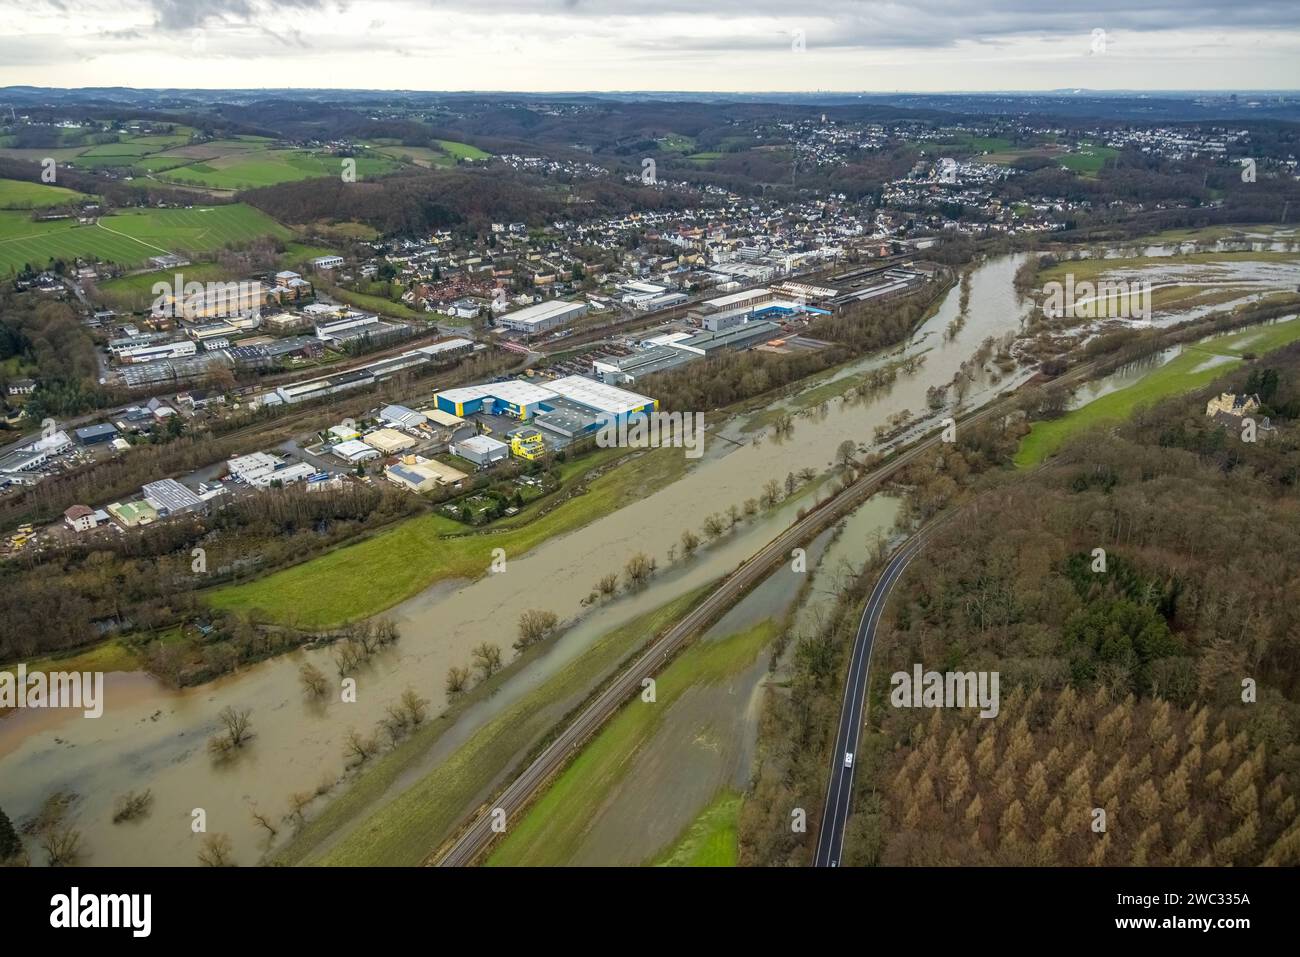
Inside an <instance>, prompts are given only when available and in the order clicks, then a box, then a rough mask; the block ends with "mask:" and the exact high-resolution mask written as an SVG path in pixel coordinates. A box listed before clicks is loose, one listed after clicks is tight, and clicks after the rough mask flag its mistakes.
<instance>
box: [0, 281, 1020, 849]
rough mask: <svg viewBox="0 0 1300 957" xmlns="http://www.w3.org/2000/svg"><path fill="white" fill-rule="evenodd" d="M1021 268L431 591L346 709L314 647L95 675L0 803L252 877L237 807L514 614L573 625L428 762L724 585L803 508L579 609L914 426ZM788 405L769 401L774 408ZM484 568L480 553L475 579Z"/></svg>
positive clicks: (984, 395) (300, 776)
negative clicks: (874, 378) (563, 675)
mask: <svg viewBox="0 0 1300 957" xmlns="http://www.w3.org/2000/svg"><path fill="white" fill-rule="evenodd" d="M1021 261H1022V257H1021V256H1004V257H1000V258H997V259H994V260H991V261H989V262H987V263H985V264H984V265H982V266H980V267H979V268H978V269H976V270H975V272H974V273H973V276H972V283H971V298H970V306H969V313H968V318H967V320H966V323H965V325H964V326H963V327H962V329H961V331H960V333H958V334H957V335H956V336H955V337H954V338H953V339H951V340H948V339H945V336H944V330H945V329H946V328H947V327H948V324H949V322H950V321H951V320H952V319H953V318H954V317H955V316H956V315H957V302H958V291H957V289H956V288H955V287H954V289H953V290H951V291H950V292H949V293H948V294H947V295H946V297H945V299H944V300H943V302H942V304H941V306H940V308H939V310H938V312H937V314H936V315H935V316H933V317H932V318H931V319H930V320H928V321H927V322H926V323H924V324H923V326H922V327H921V328H920V329H919V330H918V331H917V333H916V334H915V335H914V336H913V337H912V339H911V340H910V341H909V342H908V344H907V346H906V347H905V348H904V349H903V350H902V352H903V353H904V354H908V355H913V354H919V353H924V354H925V364H924V366H923V367H922V368H921V370H920V372H919V373H918V374H916V375H913V376H899V377H898V379H897V381H896V382H895V383H894V384H893V386H892V387H891V388H889V389H888V390H886V391H884V392H882V393H880V394H879V395H877V396H876V397H874V398H872V399H870V400H867V401H860V402H859V401H855V402H846V401H841V400H838V399H835V400H832V401H830V402H829V403H828V410H827V412H826V414H825V415H824V416H823V415H805V416H799V417H797V418H796V425H795V429H794V433H793V435H790V436H788V437H786V438H783V439H782V440H780V441H776V440H773V439H770V438H768V439H765V440H762V441H758V442H752V441H744V442H742V444H734V443H732V442H727V441H722V440H717V439H714V440H712V441H711V443H710V444H711V448H710V449H709V451H708V452H707V454H706V455H705V456H704V458H702V459H701V460H699V461H698V462H697V463H696V464H695V466H694V467H693V468H692V469H691V470H690V471H689V472H687V473H686V475H684V476H683V477H682V478H681V479H679V480H678V481H676V482H674V483H672V484H671V485H669V486H667V487H665V488H663V489H660V490H659V491H657V492H655V493H653V494H651V495H649V496H647V497H645V498H644V499H642V500H640V501H638V502H634V503H632V504H631V505H629V506H627V507H625V508H623V509H621V510H619V511H618V512H617V513H615V514H612V515H608V516H605V517H602V518H598V519H596V520H595V521H593V522H591V523H590V524H589V525H586V526H585V527H583V528H580V529H577V530H575V531H573V532H570V533H568V534H566V535H563V536H560V537H557V538H554V539H551V540H549V541H547V542H545V543H544V544H542V545H540V546H538V547H537V548H535V549H533V550H532V551H531V552H529V553H527V554H524V555H519V556H508V567H507V570H506V572H505V573H503V574H499V575H493V576H488V577H484V578H481V579H478V580H475V581H473V582H442V583H440V584H438V585H435V586H433V587H432V588H430V589H428V590H427V591H426V592H424V593H422V594H420V595H418V596H416V597H414V598H412V599H410V600H408V601H406V602H404V603H403V604H401V605H399V606H397V607H396V609H394V610H393V611H392V612H390V613H391V614H393V615H395V616H396V618H397V620H398V624H399V626H400V627H401V631H402V640H401V642H400V643H399V644H398V645H397V647H395V648H394V649H391V650H389V651H387V652H385V653H383V654H381V655H380V656H378V657H377V658H376V659H375V660H374V662H373V664H372V665H371V666H369V667H367V668H366V669H365V670H364V671H362V672H361V673H360V674H358V675H357V676H356V677H357V683H358V700H357V702H356V703H352V704H345V703H342V702H339V701H331V702H329V703H326V704H324V705H317V704H309V703H308V702H306V701H304V698H303V694H302V691H301V689H300V687H299V682H298V668H299V665H300V663H301V662H302V661H303V660H310V661H313V662H314V663H315V664H316V665H317V666H318V667H320V668H321V669H322V670H324V671H325V672H326V673H327V674H333V673H334V672H335V667H334V663H333V660H332V659H331V657H330V654H329V652H328V651H327V650H317V651H300V652H296V653H294V654H292V655H287V656H284V657H282V658H279V659H275V660H271V661H267V662H263V663H261V664H258V665H254V666H251V667H249V668H245V669H243V670H242V671H240V672H239V673H238V674H235V675H231V676H229V677H227V678H224V679H221V680H219V681H216V682H213V683H211V684H208V685H204V686H202V687H200V688H194V689H188V690H183V691H176V690H173V689H169V688H166V687H164V686H163V685H162V684H160V683H159V682H156V681H154V680H153V679H151V678H149V677H147V676H143V675H138V674H135V675H120V676H113V677H112V678H111V680H110V682H109V684H108V686H107V690H106V705H105V711H104V715H103V716H102V717H101V718H98V719H86V718H82V717H80V713H79V712H77V713H76V715H77V716H75V717H74V716H73V714H72V713H67V712H59V713H58V714H57V716H56V717H55V718H54V719H51V717H50V715H49V713H45V714H39V715H34V716H33V715H32V713H31V712H26V713H24V712H15V713H13V714H11V715H10V716H9V717H7V718H5V719H3V720H0V806H3V807H4V809H5V811H6V812H7V813H8V814H9V815H10V816H11V817H13V818H15V819H20V818H23V817H26V816H29V815H31V814H32V813H33V812H34V811H35V810H36V809H37V808H38V807H39V806H40V804H41V802H42V800H43V799H44V798H45V797H46V796H48V795H49V794H51V793H53V792H55V791H59V790H67V791H72V792H75V793H76V794H77V795H79V800H78V801H77V804H76V805H75V807H74V808H73V811H72V820H73V822H74V824H75V826H76V827H78V828H79V829H80V830H81V832H82V834H83V843H84V847H85V851H86V853H85V857H84V861H85V863H89V864H123V865H144V864H193V863H195V862H196V854H197V851H198V847H199V842H200V840H201V837H200V836H199V835H196V834H193V833H192V832H191V830H190V820H191V812H192V810H193V809H195V808H202V809H204V811H205V812H206V814H207V830H208V832H209V833H213V832H220V833H225V834H227V835H229V836H230V838H231V840H232V842H233V848H234V858H235V860H236V861H237V862H238V863H241V864H252V863H255V862H256V861H257V860H258V859H259V858H260V857H261V856H262V854H263V853H264V851H265V845H264V843H263V840H262V837H261V835H260V834H259V832H258V829H257V828H256V826H255V825H254V824H253V822H252V820H251V819H250V816H249V808H250V807H257V808H258V809H259V810H262V811H264V812H266V813H268V814H270V815H271V816H272V817H274V818H278V817H280V816H281V815H283V814H284V813H285V810H286V807H287V799H288V796H289V795H290V794H291V793H293V792H296V791H303V790H314V789H315V788H316V786H317V785H318V784H320V783H321V781H322V780H323V779H333V778H337V777H338V776H339V775H340V774H341V772H342V767H343V741H344V737H345V736H346V734H347V732H348V730H349V729H351V728H358V729H360V730H363V731H369V730H370V729H372V728H374V727H375V725H376V724H377V723H378V721H379V720H380V718H381V717H383V713H384V708H385V706H387V705H388V704H390V703H392V702H393V701H395V700H396V699H397V697H398V696H399V695H400V694H401V692H402V691H403V689H405V688H406V687H408V686H412V687H414V688H416V689H417V690H418V691H419V692H420V693H421V694H422V695H424V696H425V697H426V698H429V699H430V700H431V702H432V710H433V711H434V713H436V712H437V711H439V710H441V709H442V707H443V706H444V705H445V703H446V702H445V699H444V694H443V679H444V677H445V675H446V671H447V668H448V667H449V666H450V665H453V664H456V665H461V664H465V663H467V662H468V661H469V659H470V648H472V647H473V646H474V645H476V644H478V643H479V642H481V641H484V640H487V641H490V642H494V643H496V644H499V645H500V646H501V647H502V648H503V649H505V650H507V653H509V651H508V649H509V648H510V645H511V642H512V641H513V638H514V630H515V622H516V620H517V619H518V617H519V614H520V612H522V611H523V610H525V609H528V608H549V609H551V610H553V611H555V612H556V613H558V614H559V615H560V616H561V618H569V619H572V618H574V617H576V616H579V615H582V616H583V617H581V619H580V620H579V621H578V623H577V624H576V626H575V627H573V628H571V629H570V630H569V631H568V632H567V633H566V634H565V635H564V636H563V637H562V638H561V639H560V640H559V641H557V642H556V643H555V645H554V647H553V648H552V649H550V650H549V651H548V653H547V654H545V655H542V656H540V657H539V658H538V659H537V660H536V661H535V662H533V663H531V664H530V665H529V667H528V668H527V669H526V670H524V671H521V672H520V673H519V674H518V675H516V676H515V677H514V678H513V679H512V680H511V681H508V682H506V683H505V684H504V685H503V686H502V688H501V690H500V691H498V692H497V693H496V694H495V695H493V697H492V698H491V699H489V700H488V701H486V702H483V703H482V704H480V705H479V706H477V707H475V708H471V709H467V711H466V712H465V714H464V715H462V716H461V718H460V719H459V720H458V722H457V725H456V726H454V727H453V728H452V729H451V730H450V731H449V732H448V734H447V735H445V736H444V737H445V739H446V743H445V744H444V743H443V742H440V743H439V750H441V749H443V748H447V747H450V746H452V745H454V743H456V742H458V741H460V740H463V739H464V737H465V736H466V735H468V734H469V733H470V732H471V731H472V730H473V728H475V727H477V726H478V725H479V724H481V723H482V722H483V721H484V720H486V719H487V718H489V717H491V715H492V714H494V713H496V711H497V710H499V709H500V708H501V707H503V706H504V705H505V704H507V703H508V702H509V701H511V700H513V699H514V697H516V696H517V695H519V694H521V693H524V692H526V691H527V690H528V689H529V688H531V687H533V686H535V685H536V683H537V682H538V681H540V680H542V678H543V677H544V676H545V675H547V674H549V673H551V672H552V671H554V669H555V668H556V667H558V666H559V665H560V664H562V663H563V662H564V661H567V660H570V659H571V658H572V657H574V656H576V655H580V654H582V653H583V651H584V649H585V648H587V647H589V645H590V643H591V642H592V641H594V640H595V639H596V638H597V637H598V636H599V635H601V634H603V633H604V632H606V631H608V630H609V629H611V628H614V627H617V626H618V625H620V624H622V623H624V622H626V621H628V620H630V619H631V618H633V617H635V616H636V615H638V614H640V613H642V612H644V611H646V610H649V609H652V608H655V607H658V606H660V605H662V604H663V603H665V602H667V601H669V600H671V599H672V598H674V597H676V596H678V595H681V594H683V593H685V592H686V591H688V590H690V589H692V588H695V587H697V586H699V585H700V584H703V583H704V582H706V581H709V580H710V579H712V578H716V577H717V576H719V575H721V574H724V573H726V572H727V571H729V570H731V569H732V568H734V567H735V566H736V565H737V564H738V563H740V562H741V561H742V560H743V559H745V558H746V557H748V556H749V555H750V554H752V553H753V552H754V551H756V550H757V549H758V548H760V547H761V546H762V545H763V544H764V543H765V542H767V541H768V540H770V539H771V538H772V537H773V536H774V535H776V534H777V533H778V531H779V530H780V529H781V528H783V527H785V526H786V525H788V524H789V522H790V521H791V520H792V518H793V511H794V509H795V508H797V507H798V505H799V504H800V503H801V502H803V503H804V504H807V502H809V501H811V498H810V497H804V498H803V499H800V500H796V501H792V502H789V503H787V504H786V505H784V506H783V507H782V508H780V509H777V510H774V512H773V513H771V514H769V515H768V516H766V517H764V518H762V519H760V520H757V521H754V522H750V523H747V524H744V525H742V526H741V527H739V528H738V529H737V530H736V531H735V532H734V533H731V534H729V535H727V536H726V537H724V538H723V539H722V540H721V541H719V542H718V543H716V544H715V545H713V546H711V547H709V548H707V549H703V550H702V551H701V553H700V554H699V555H698V556H697V557H696V558H695V559H694V560H693V561H692V562H690V563H689V564H687V565H682V564H680V563H679V564H678V565H677V566H674V567H673V568H672V569H669V570H667V571H661V572H660V574H659V575H657V576H656V577H655V579H654V580H653V582H652V584H651V585H650V586H649V587H647V588H645V589H643V590H641V591H640V592H639V593H637V594H636V595H632V596H627V597H623V598H620V599H618V600H615V601H612V602H609V603H607V604H605V605H603V606H601V607H599V608H596V609H584V608H583V607H582V606H581V604H580V602H581V600H582V599H583V598H584V597H586V596H587V594H588V593H589V592H590V591H591V590H592V587H593V585H594V583H595V582H596V580H597V579H598V578H599V577H600V576H601V575H602V574H604V573H605V572H606V571H609V570H611V569H618V568H621V567H622V566H623V564H624V562H626V561H627V559H628V557H629V556H631V555H632V554H633V553H635V552H638V551H642V552H646V553H648V554H652V555H655V556H656V557H657V558H658V559H659V564H660V566H661V568H663V567H664V566H665V565H666V557H667V552H668V549H669V547H670V546H672V545H674V544H675V543H676V542H677V541H678V538H679V536H680V535H681V532H682V530H683V529H685V528H692V529H696V530H698V529H699V528H700V526H701V525H702V523H703V521H704V519H705V518H706V517H707V516H708V515H710V514H712V513H714V512H725V511H726V509H727V507H728V506H729V505H732V504H740V503H742V502H743V501H744V500H745V499H746V498H750V497H756V496H758V494H759V492H760V490H761V488H762V485H763V483H764V482H765V481H767V480H768V479H769V478H776V479H784V477H785V475H786V473H788V472H791V471H795V472H797V471H798V470H799V469H802V468H804V467H811V468H813V469H816V470H817V471H818V472H821V471H824V470H825V469H827V468H828V467H830V465H831V464H832V461H833V459H834V456H835V450H836V447H837V446H838V445H839V444H840V442H842V441H843V440H844V439H846V438H850V439H854V440H855V441H858V442H861V443H866V444H870V443H871V441H872V436H873V432H874V430H875V428H876V426H878V425H881V424H883V423H884V422H885V421H886V420H887V419H888V418H889V417H890V416H892V415H894V414H896V413H899V412H901V411H903V410H911V411H912V412H913V413H914V414H919V413H921V412H922V411H924V410H925V409H926V396H925V392H926V388H927V387H928V386H929V385H932V384H935V383H946V382H949V381H951V379H952V377H953V375H954V374H955V373H956V372H957V370H958V367H959V366H960V365H961V363H962V362H963V361H964V360H966V359H969V358H970V357H971V355H972V354H973V353H974V352H975V350H976V349H977V348H978V346H979V344H980V343H981V342H982V341H983V340H984V339H985V338H986V337H988V336H994V337H1001V336H1003V335H1005V334H1007V333H1014V332H1017V331H1018V330H1019V329H1020V327H1021V316H1022V313H1023V312H1024V307H1023V306H1022V305H1021V304H1020V303H1019V302H1018V301H1017V297H1016V295H1015V292H1014V290H1013V287H1012V279H1013V276H1014V274H1015V270H1016V268H1017V266H1018V265H1019V263H1020V262H1021ZM890 360H891V357H885V356H875V357H871V358H868V359H864V360H862V361H860V362H858V363H855V364H853V365H852V366H849V367H846V368H845V369H843V370H841V371H840V372H839V373H838V374H837V375H836V376H835V378H836V379H848V378H851V377H854V376H857V375H860V374H862V373H863V372H865V371H868V370H870V369H872V368H874V367H876V366H879V365H881V364H882V363H884V362H887V361H890ZM1020 375H1021V374H1020V373H1015V374H1013V375H1012V376H1008V377H1005V378H1003V379H1002V380H1001V381H1000V382H998V383H997V384H994V383H992V382H989V381H978V382H976V383H974V384H973V385H972V387H971V389H970V391H969V392H968V393H967V395H966V398H965V403H964V404H965V406H967V407H972V406H976V405H979V404H982V403H984V402H987V401H988V400H989V399H990V398H991V397H992V396H993V395H994V394H995V393H996V392H998V391H1000V390H1001V389H1003V388H1006V387H1008V386H1010V385H1012V384H1014V383H1015V382H1016V381H1017V377H1018V376H1020ZM788 404H789V403H788V401H783V402H777V403H774V407H781V408H785V407H787V406H788ZM737 429H738V426H737V425H735V424H734V423H733V424H732V425H729V426H728V428H727V429H724V432H725V434H727V435H729V436H731V437H732V438H736V437H737ZM741 438H744V437H743V436H742V437H741ZM490 560H491V556H490V555H489V554H487V553H486V548H485V554H484V559H483V565H484V568H486V567H487V566H488V564H489V561H490ZM359 574H364V571H359ZM227 705H231V706H234V707H235V708H239V709H249V710H250V711H251V713H252V724H253V730H254V732H255V734H256V737H254V738H253V740H252V741H251V742H250V743H249V744H248V745H247V747H246V748H244V749H243V750H244V752H245V753H243V754H241V755H240V756H239V758H238V759H237V760H235V761H233V762H230V763H229V764H228V765H224V766H222V765H214V763H213V762H212V760H211V758H210V757H209V755H208V754H207V753H206V751H205V744H206V740H207V738H208V737H209V736H211V735H212V734H214V733H215V732H216V730H217V713H218V712H219V711H220V710H221V709H222V708H223V707H225V706H227ZM143 788H149V789H151V790H152V792H153V796H154V803H153V810H152V812H151V813H150V814H149V815H148V816H147V817H144V818H143V819H141V820H138V821H135V822H130V823H126V824H119V825H114V824H113V823H112V813H113V804H114V801H115V800H116V798H117V797H118V796H119V795H121V794H123V793H124V792H126V791H128V790H141V789H143ZM283 830H284V829H283V828H282V831H283ZM37 856H38V857H39V853H38V854H37Z"/></svg>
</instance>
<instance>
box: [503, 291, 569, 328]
mask: <svg viewBox="0 0 1300 957" xmlns="http://www.w3.org/2000/svg"><path fill="white" fill-rule="evenodd" d="M587 308H588V307H587V303H585V302H565V301H563V300H561V299H552V300H550V301H548V302H539V303H537V304H536V305H534V306H527V307H526V308H523V309H520V310H517V311H516V312H511V313H507V314H506V315H504V316H502V317H500V318H499V319H497V324H498V325H500V326H504V327H505V328H506V329H513V330H514V331H516V332H522V333H524V334H525V335H535V334H536V333H539V332H546V331H548V330H550V329H557V328H559V327H560V326H563V325H565V324H567V323H570V322H573V321H574V320H575V319H578V318H580V317H582V316H584V315H586V314H587Z"/></svg>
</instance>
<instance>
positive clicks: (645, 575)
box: [623, 552, 656, 588]
mask: <svg viewBox="0 0 1300 957" xmlns="http://www.w3.org/2000/svg"><path fill="white" fill-rule="evenodd" d="M655 564H656V562H655V560H654V559H653V558H651V557H650V556H649V555H647V554H646V553H645V552H637V553H636V554H635V555H633V556H632V557H631V558H629V559H628V560H627V564H626V565H624V566H623V576H624V578H626V579H627V584H628V587H629V588H640V587H641V586H642V585H644V584H645V583H646V582H647V581H648V580H649V579H650V576H651V575H653V574H654V571H655Z"/></svg>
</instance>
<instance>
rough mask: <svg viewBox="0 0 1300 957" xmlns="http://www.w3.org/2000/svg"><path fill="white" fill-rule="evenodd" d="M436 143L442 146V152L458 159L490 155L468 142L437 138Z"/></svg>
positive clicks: (480, 157) (479, 157)
mask: <svg viewBox="0 0 1300 957" xmlns="http://www.w3.org/2000/svg"><path fill="white" fill-rule="evenodd" d="M438 145H439V146H441V147H442V149H443V152H445V153H447V155H449V156H451V157H454V158H455V159H458V160H462V159H464V160H484V159H488V158H489V157H490V156H491V155H492V154H490V153H485V152H484V151H483V150H481V149H479V148H478V147H477V146H470V145H469V144H468V143H457V142H456V141H455V140H438Z"/></svg>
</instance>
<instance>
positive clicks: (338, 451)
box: [330, 439, 379, 464]
mask: <svg viewBox="0 0 1300 957" xmlns="http://www.w3.org/2000/svg"><path fill="white" fill-rule="evenodd" d="M330 451H331V452H332V453H333V454H334V455H335V456H337V457H338V458H341V459H342V460H343V461H345V462H351V463H353V464H356V463H357V462H364V461H366V460H367V459H374V458H378V457H379V452H378V450H376V449H373V448H371V447H370V446H368V445H366V443H364V442H362V441H361V440H360V439H349V440H348V441H346V442H340V443H339V444H338V445H336V446H334V448H332V449H330Z"/></svg>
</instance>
